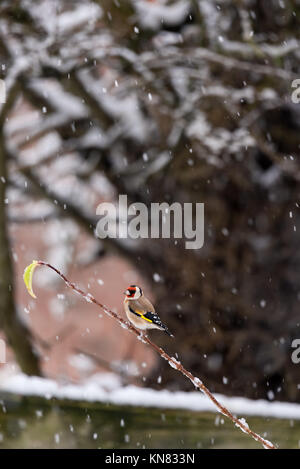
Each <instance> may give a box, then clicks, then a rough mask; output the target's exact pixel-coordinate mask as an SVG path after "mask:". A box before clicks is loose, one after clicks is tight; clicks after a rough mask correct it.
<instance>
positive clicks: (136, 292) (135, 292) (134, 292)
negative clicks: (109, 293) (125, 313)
mask: <svg viewBox="0 0 300 469" xmlns="http://www.w3.org/2000/svg"><path fill="white" fill-rule="evenodd" d="M124 295H126V298H127V299H128V300H137V299H138V298H139V297H140V296H142V289H141V288H140V287H138V286H137V285H130V287H128V288H127V290H126V291H125V292H124Z"/></svg>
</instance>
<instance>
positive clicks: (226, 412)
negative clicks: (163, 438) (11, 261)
mask: <svg viewBox="0 0 300 469" xmlns="http://www.w3.org/2000/svg"><path fill="white" fill-rule="evenodd" d="M36 264H37V265H44V266H46V267H49V268H50V269H52V270H54V272H56V273H57V274H58V275H59V276H60V277H61V278H62V279H63V280H64V282H65V283H66V285H67V286H68V287H70V288H71V289H72V290H74V291H75V292H76V293H78V294H79V295H81V296H82V297H83V298H84V299H85V300H86V301H87V302H88V303H94V304H95V305H97V306H99V307H100V308H101V309H102V310H103V311H104V312H105V313H106V314H107V315H108V316H110V317H113V318H114V319H116V320H117V321H118V323H119V324H120V326H121V327H123V328H124V329H127V330H129V331H130V332H132V333H133V334H135V335H136V336H137V338H138V339H139V340H141V341H142V342H143V343H146V344H148V345H149V346H150V347H151V348H152V349H153V350H155V352H157V353H158V354H159V355H160V356H161V357H162V358H163V359H165V360H167V362H168V363H169V365H170V366H171V367H172V368H174V369H176V370H177V371H179V372H180V373H181V374H183V375H184V376H186V377H187V378H188V379H189V380H190V381H191V382H192V383H193V385H194V386H195V388H197V389H199V390H200V391H202V392H203V393H204V394H205V395H206V396H207V397H208V398H209V399H210V401H211V402H212V403H213V404H214V406H215V407H217V409H218V411H219V412H221V413H222V414H223V415H225V416H226V417H228V418H229V419H230V420H231V421H232V422H233V423H234V424H235V426H237V427H238V428H240V429H241V430H242V432H244V433H247V434H248V435H249V436H251V437H252V438H254V440H256V441H258V442H259V443H261V444H262V446H263V447H264V448H265V449H276V447H275V445H273V443H271V442H270V441H268V440H265V439H264V438H262V437H261V436H260V435H258V434H257V433H255V432H254V431H252V430H251V429H250V428H249V427H248V425H247V423H246V422H245V420H244V419H238V418H237V417H235V416H234V415H233V414H232V413H231V412H230V411H229V410H228V409H227V408H226V407H225V406H224V405H222V404H221V403H220V402H219V401H218V400H217V399H216V398H215V396H214V395H213V394H212V393H211V392H210V391H209V389H208V388H207V387H206V386H205V385H204V384H203V383H202V381H201V380H200V379H199V378H197V377H195V376H194V375H193V374H192V373H191V372H190V371H188V370H187V369H186V368H184V366H183V365H182V364H181V363H180V362H179V361H177V360H176V359H175V358H174V357H170V356H169V355H168V354H167V353H166V352H165V351H164V350H163V349H162V348H161V347H159V346H158V345H156V344H155V343H153V342H152V340H150V339H149V337H148V336H146V335H143V334H142V333H141V331H139V330H138V329H136V328H135V327H134V326H133V325H132V324H131V323H129V322H127V321H125V320H124V319H123V318H122V317H121V316H120V315H119V314H118V313H115V312H114V311H111V310H110V309H108V308H107V307H106V306H105V305H103V304H102V303H100V302H99V301H98V300H96V299H95V298H94V297H93V296H92V295H91V294H90V293H85V292H84V291H83V290H81V289H80V288H78V287H77V286H76V285H75V284H74V283H72V282H70V281H69V280H68V279H67V277H65V276H64V275H63V274H62V273H61V272H60V271H59V270H58V269H56V268H55V267H53V266H52V265H51V264H48V263H47V262H44V261H36Z"/></svg>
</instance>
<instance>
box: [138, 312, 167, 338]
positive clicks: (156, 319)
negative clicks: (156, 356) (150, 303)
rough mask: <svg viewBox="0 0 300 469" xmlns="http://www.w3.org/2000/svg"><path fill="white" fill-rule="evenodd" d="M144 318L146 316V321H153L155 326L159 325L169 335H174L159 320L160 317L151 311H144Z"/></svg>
mask: <svg viewBox="0 0 300 469" xmlns="http://www.w3.org/2000/svg"><path fill="white" fill-rule="evenodd" d="M143 316H144V318H146V319H147V320H148V321H151V322H153V323H154V324H156V325H157V326H159V327H161V328H162V329H163V330H164V331H165V332H166V333H167V334H168V335H169V336H171V337H174V336H173V334H171V332H170V331H169V329H168V328H167V327H166V326H165V325H164V324H163V323H162V322H161V319H160V317H159V316H158V315H157V314H156V313H153V312H151V311H148V313H145V314H144V315H143Z"/></svg>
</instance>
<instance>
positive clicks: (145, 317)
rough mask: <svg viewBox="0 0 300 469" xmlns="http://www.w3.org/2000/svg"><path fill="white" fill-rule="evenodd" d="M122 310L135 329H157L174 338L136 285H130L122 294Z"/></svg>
mask: <svg viewBox="0 0 300 469" xmlns="http://www.w3.org/2000/svg"><path fill="white" fill-rule="evenodd" d="M124 295H125V300H124V309H125V313H126V316H127V317H128V319H129V321H130V322H132V324H133V325H134V326H135V327H136V328H137V329H142V330H145V329H159V330H160V331H164V332H166V333H167V334H168V335H169V336H171V337H174V336H173V334H171V332H170V331H169V330H168V328H167V327H166V326H165V325H164V324H163V323H162V322H161V320H160V318H159V316H158V315H157V314H156V313H155V309H154V306H153V305H152V304H151V303H150V301H149V300H148V299H147V298H146V297H145V296H144V294H143V291H142V289H141V288H140V287H138V286H137V285H130V287H128V288H127V290H126V291H125V292H124Z"/></svg>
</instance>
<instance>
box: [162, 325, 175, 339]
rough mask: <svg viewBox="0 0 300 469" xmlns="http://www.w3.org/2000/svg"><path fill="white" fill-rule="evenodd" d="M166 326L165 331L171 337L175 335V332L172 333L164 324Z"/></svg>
mask: <svg viewBox="0 0 300 469" xmlns="http://www.w3.org/2000/svg"><path fill="white" fill-rule="evenodd" d="M163 328H164V331H165V333H166V334H168V335H169V336H170V337H174V336H173V334H171V332H170V331H169V329H168V328H167V327H166V326H163Z"/></svg>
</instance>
